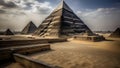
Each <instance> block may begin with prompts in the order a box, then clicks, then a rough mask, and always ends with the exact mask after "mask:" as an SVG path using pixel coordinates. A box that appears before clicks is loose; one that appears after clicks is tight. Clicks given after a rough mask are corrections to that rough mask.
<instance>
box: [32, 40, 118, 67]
mask: <svg viewBox="0 0 120 68" xmlns="http://www.w3.org/2000/svg"><path fill="white" fill-rule="evenodd" d="M107 39H108V40H106V41H101V42H87V41H78V40H73V39H70V40H69V41H68V42H62V43H54V44H51V48H52V50H51V51H48V52H43V53H36V54H32V55H30V57H31V58H34V59H37V60H40V61H43V62H46V63H49V64H52V65H54V66H57V67H60V68H120V43H119V42H120V39H114V38H107Z"/></svg>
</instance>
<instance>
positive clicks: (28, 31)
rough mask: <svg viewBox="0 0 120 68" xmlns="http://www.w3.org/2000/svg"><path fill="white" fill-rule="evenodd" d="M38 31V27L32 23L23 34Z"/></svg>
mask: <svg viewBox="0 0 120 68" xmlns="http://www.w3.org/2000/svg"><path fill="white" fill-rule="evenodd" d="M36 29H37V27H36V25H35V24H34V23H33V22H32V21H31V22H30V23H28V24H27V25H26V26H25V28H24V29H23V30H22V32H21V33H22V34H31V33H34V31H35V30H36Z"/></svg>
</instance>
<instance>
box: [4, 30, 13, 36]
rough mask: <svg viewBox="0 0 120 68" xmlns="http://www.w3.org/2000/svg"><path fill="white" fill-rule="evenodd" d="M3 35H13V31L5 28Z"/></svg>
mask: <svg viewBox="0 0 120 68" xmlns="http://www.w3.org/2000/svg"><path fill="white" fill-rule="evenodd" d="M5 35H14V33H13V32H12V31H11V30H10V29H7V30H6V31H5Z"/></svg>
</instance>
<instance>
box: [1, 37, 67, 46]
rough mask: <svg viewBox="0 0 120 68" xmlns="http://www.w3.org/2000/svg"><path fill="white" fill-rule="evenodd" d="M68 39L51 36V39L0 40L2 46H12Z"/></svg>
mask: <svg viewBox="0 0 120 68" xmlns="http://www.w3.org/2000/svg"><path fill="white" fill-rule="evenodd" d="M65 41H67V39H64V38H51V39H47V38H45V39H35V40H0V48H4V47H12V46H22V45H29V44H42V43H48V42H49V43H55V42H65Z"/></svg>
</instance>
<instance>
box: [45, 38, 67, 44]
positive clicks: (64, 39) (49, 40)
mask: <svg viewBox="0 0 120 68" xmlns="http://www.w3.org/2000/svg"><path fill="white" fill-rule="evenodd" d="M47 41H48V43H56V42H66V41H67V38H53V39H47Z"/></svg>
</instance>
